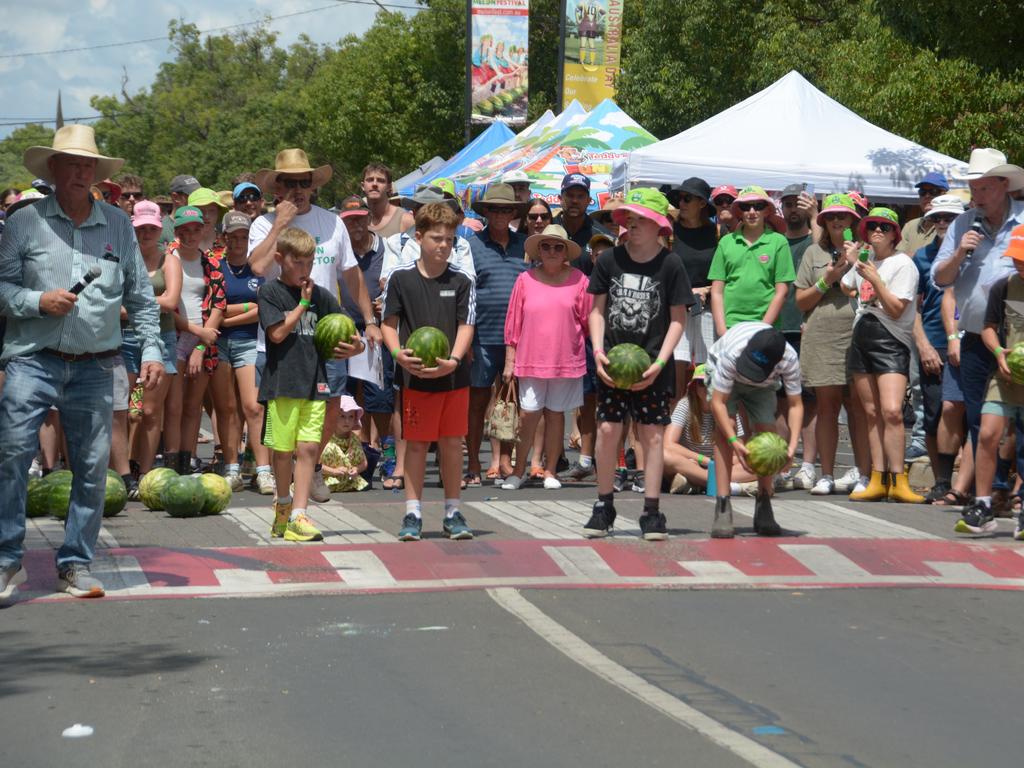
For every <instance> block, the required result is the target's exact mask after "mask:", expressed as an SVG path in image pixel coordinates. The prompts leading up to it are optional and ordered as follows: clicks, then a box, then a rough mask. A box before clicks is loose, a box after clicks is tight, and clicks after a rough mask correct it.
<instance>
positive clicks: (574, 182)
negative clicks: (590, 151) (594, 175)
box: [561, 173, 590, 193]
mask: <svg viewBox="0 0 1024 768" xmlns="http://www.w3.org/2000/svg"><path fill="white" fill-rule="evenodd" d="M570 187H583V189H585V190H587V192H588V193H589V192H590V177H589V176H587V175H586V174H585V173H567V174H565V176H563V177H562V187H561V189H562V191H563V192H565V190H567V189H569V188H570Z"/></svg>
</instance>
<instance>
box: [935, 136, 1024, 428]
mask: <svg viewBox="0 0 1024 768" xmlns="http://www.w3.org/2000/svg"><path fill="white" fill-rule="evenodd" d="M961 178H963V179H965V180H966V181H967V183H968V185H969V186H970V188H971V199H972V200H973V202H974V208H972V209H970V210H968V211H967V212H965V213H963V214H961V215H960V216H958V217H957V219H956V221H954V222H953V224H952V225H951V226H950V228H949V230H948V231H947V233H946V237H945V239H944V240H943V241H942V246H941V247H940V248H939V253H938V255H937V256H936V257H935V262H934V264H932V270H931V277H932V281H933V282H934V283H935V285H936V286H937V287H939V288H948V287H950V286H952V288H953V292H954V296H955V297H956V305H957V308H958V309H959V310H960V327H959V330H960V331H961V332H962V334H963V336H962V338H961V339H960V384H961V388H962V390H963V395H964V404H965V407H966V409H967V425H968V427H969V428H970V431H971V440H972V444H973V445H977V444H978V425H979V424H980V420H981V405H982V402H983V401H984V399H985V387H986V385H987V383H988V379H989V376H990V375H991V373H992V371H993V369H994V368H995V359H994V358H993V357H992V354H991V353H990V352H989V351H988V349H987V348H986V347H985V345H984V344H983V343H982V341H981V331H982V329H983V328H984V327H985V307H986V305H987V303H988V293H989V289H990V288H991V286H992V285H993V283H995V282H997V281H998V280H999V279H1000V278H1005V277H1006V276H1007V275H1009V274H1010V273H1011V272H1013V271H1014V267H1013V260H1012V259H1007V258H1003V257H1004V255H1005V253H1006V248H1007V246H1008V245H1009V244H1010V232H1011V231H1012V230H1013V228H1014V227H1015V226H1017V225H1018V224H1021V223H1024V201H1019V200H1014V199H1013V198H1011V197H1010V192H1012V191H1015V190H1018V189H1022V188H1024V168H1021V167H1020V166H1019V165H1011V164H1009V163H1007V162H1006V156H1005V155H1004V154H1003V153H1002V152H999V151H998V150H995V149H991V148H988V149H975V150H974V151H972V152H971V159H970V162H969V164H968V166H967V173H966V174H964V175H963V176H962V177H961Z"/></svg>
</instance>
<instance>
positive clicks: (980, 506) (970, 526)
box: [953, 501, 999, 533]
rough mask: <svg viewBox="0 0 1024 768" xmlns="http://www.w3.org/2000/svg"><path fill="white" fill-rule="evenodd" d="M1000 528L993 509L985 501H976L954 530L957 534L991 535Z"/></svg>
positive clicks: (958, 521)
mask: <svg viewBox="0 0 1024 768" xmlns="http://www.w3.org/2000/svg"><path fill="white" fill-rule="evenodd" d="M998 527H999V524H998V523H997V522H996V519H995V516H994V515H993V514H992V508H991V507H989V506H988V505H987V504H986V503H985V502H983V501H975V502H974V503H973V504H971V506H969V507H968V508H967V509H965V510H964V514H963V517H961V518H960V519H959V520H957V521H956V526H955V527H954V528H953V530H955V531H956V532H957V533H991V532H992V531H994V530H995V529H996V528H998Z"/></svg>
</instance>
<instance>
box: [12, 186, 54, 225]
mask: <svg viewBox="0 0 1024 768" xmlns="http://www.w3.org/2000/svg"><path fill="white" fill-rule="evenodd" d="M44 197H46V195H44V194H43V193H42V192H40V191H39V190H38V189H26V190H25V191H24V192H22V193H21V194H20V195H18V199H17V200H15V201H14V202H13V203H11V204H10V205H8V206H7V210H6V211H5V212H4V218H5V219H9V218H11V216H13V215H14V212H15V211H20V210H21V209H22V208H27V207H28V206H30V205H32V204H33V203H38V202H39V201H40V200H42V199H43V198H44Z"/></svg>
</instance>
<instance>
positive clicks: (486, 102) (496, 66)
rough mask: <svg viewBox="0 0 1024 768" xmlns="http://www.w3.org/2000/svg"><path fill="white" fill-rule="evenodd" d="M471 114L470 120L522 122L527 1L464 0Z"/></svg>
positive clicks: (526, 69) (528, 27) (526, 62)
mask: <svg viewBox="0 0 1024 768" xmlns="http://www.w3.org/2000/svg"><path fill="white" fill-rule="evenodd" d="M468 2H469V18H470V35H469V41H468V44H469V46H470V55H469V56H468V59H469V72H468V73H467V78H466V79H467V82H468V83H469V89H470V98H469V102H470V115H471V116H472V117H471V119H472V122H474V123H493V122H498V121H500V122H502V123H507V124H509V125H523V124H525V123H526V104H527V92H528V88H529V82H528V80H527V72H528V59H529V56H528V54H529V37H530V0H468Z"/></svg>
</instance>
